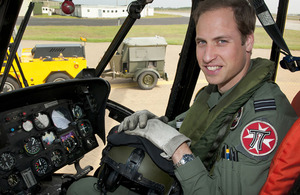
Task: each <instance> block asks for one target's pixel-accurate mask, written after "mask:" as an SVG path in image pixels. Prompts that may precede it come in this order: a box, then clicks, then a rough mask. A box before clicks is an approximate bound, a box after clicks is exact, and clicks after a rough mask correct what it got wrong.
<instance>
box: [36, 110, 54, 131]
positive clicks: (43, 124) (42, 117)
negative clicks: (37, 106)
mask: <svg viewBox="0 0 300 195" xmlns="http://www.w3.org/2000/svg"><path fill="white" fill-rule="evenodd" d="M33 122H34V124H35V126H36V128H37V129H39V130H42V129H46V128H47V127H49V125H50V119H49V117H48V115H47V114H43V113H38V114H37V115H36V117H34V120H33Z"/></svg>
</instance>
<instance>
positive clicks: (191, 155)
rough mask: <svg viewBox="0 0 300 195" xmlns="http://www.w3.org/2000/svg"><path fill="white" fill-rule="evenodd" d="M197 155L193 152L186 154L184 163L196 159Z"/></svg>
mask: <svg viewBox="0 0 300 195" xmlns="http://www.w3.org/2000/svg"><path fill="white" fill-rule="evenodd" d="M194 159H195V157H194V155H193V154H184V155H183V157H182V159H181V160H184V164H185V163H187V162H190V161H192V160H194Z"/></svg>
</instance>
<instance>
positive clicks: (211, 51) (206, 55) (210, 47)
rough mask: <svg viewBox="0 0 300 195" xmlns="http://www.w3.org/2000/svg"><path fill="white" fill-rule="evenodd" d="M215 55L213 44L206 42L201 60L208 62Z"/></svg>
mask: <svg viewBox="0 0 300 195" xmlns="http://www.w3.org/2000/svg"><path fill="white" fill-rule="evenodd" d="M216 56H217V53H216V48H215V47H214V46H213V45H210V44H207V45H206V48H205V51H204V55H203V61H204V62H206V63H209V62H211V61H212V60H214V59H215V58H216Z"/></svg>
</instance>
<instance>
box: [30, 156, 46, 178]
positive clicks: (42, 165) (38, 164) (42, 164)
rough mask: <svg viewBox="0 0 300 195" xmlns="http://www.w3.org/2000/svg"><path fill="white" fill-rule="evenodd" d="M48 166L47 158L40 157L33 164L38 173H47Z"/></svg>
mask: <svg viewBox="0 0 300 195" xmlns="http://www.w3.org/2000/svg"><path fill="white" fill-rule="evenodd" d="M48 166H49V165H48V162H47V160H46V159H45V158H38V159H37V160H36V161H34V164H33V167H34V170H35V172H36V173H37V174H38V175H44V174H46V172H47V170H48Z"/></svg>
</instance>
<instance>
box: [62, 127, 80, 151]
mask: <svg viewBox="0 0 300 195" xmlns="http://www.w3.org/2000/svg"><path fill="white" fill-rule="evenodd" d="M60 139H61V142H62V145H63V147H64V148H65V149H66V150H67V151H68V152H69V153H71V152H72V151H73V150H74V149H75V148H76V146H77V141H76V137H75V134H74V132H73V131H71V132H69V133H67V134H65V135H63V136H61V137H60Z"/></svg>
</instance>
